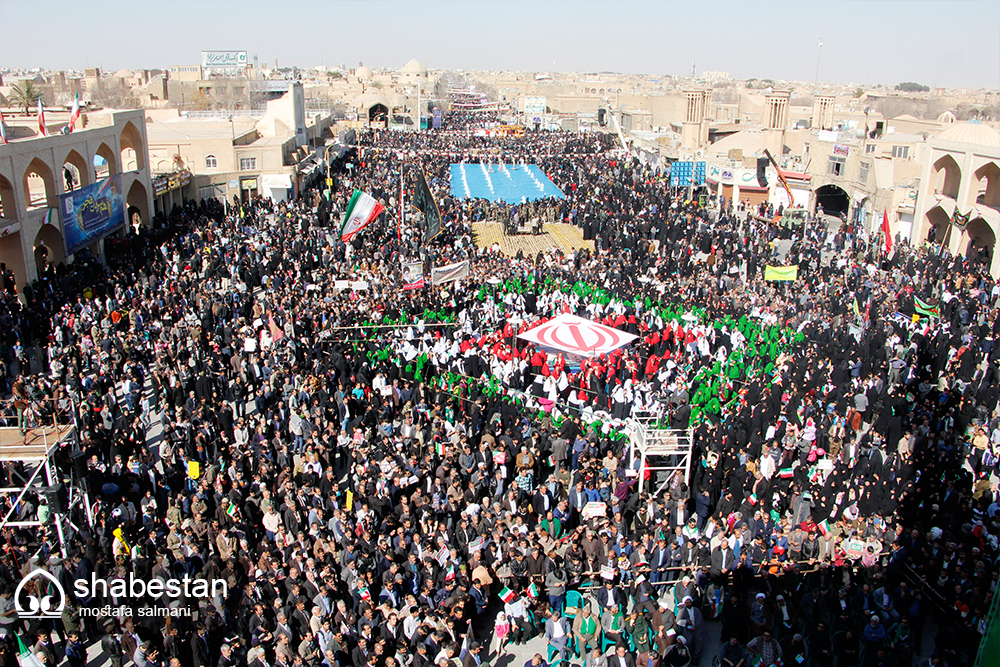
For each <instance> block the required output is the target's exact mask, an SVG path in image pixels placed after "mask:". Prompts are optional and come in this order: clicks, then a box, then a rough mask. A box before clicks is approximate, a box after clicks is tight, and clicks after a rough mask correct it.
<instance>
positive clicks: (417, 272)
mask: <svg viewBox="0 0 1000 667" xmlns="http://www.w3.org/2000/svg"><path fill="white" fill-rule="evenodd" d="M402 273H403V289H404V290H410V289H420V288H421V287H423V286H424V264H423V262H406V263H405V264H403V271H402Z"/></svg>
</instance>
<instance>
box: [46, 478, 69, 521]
mask: <svg viewBox="0 0 1000 667" xmlns="http://www.w3.org/2000/svg"><path fill="white" fill-rule="evenodd" d="M42 494H43V495H44V496H45V501H46V502H47V503H48V505H49V511H50V512H54V513H56V514H65V513H66V509H67V508H66V505H68V502H67V500H68V498H67V497H66V487H65V486H63V485H62V484H53V485H52V486H46V487H45V488H44V489H43V490H42Z"/></svg>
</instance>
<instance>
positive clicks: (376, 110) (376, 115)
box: [368, 104, 389, 128]
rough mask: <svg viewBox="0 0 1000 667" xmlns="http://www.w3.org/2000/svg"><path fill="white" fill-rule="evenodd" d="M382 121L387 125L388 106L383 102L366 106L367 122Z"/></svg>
mask: <svg viewBox="0 0 1000 667" xmlns="http://www.w3.org/2000/svg"><path fill="white" fill-rule="evenodd" d="M373 123H384V124H385V127H387V128H388V127H389V108H388V107H386V106H385V105H384V104H373V105H371V106H370V107H369V108H368V124H369V125H371V124H373Z"/></svg>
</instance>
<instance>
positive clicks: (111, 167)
mask: <svg viewBox="0 0 1000 667" xmlns="http://www.w3.org/2000/svg"><path fill="white" fill-rule="evenodd" d="M94 154H95V155H100V156H101V157H102V158H104V162H105V163H106V164H107V167H106V169H107V172H106V173H105V174H103V175H102V174H101V173H100V172H99V171H98V170H97V168H96V167H95V171H94V176H95V180H96V179H97V178H106V177H107V176H114V175H115V174H117V173H118V155H117V154H116V153H115V151H113V150H111V148H110V147H109V146H108V145H107V144H106V143H103V142H102V143H101V145H100V146H98V147H97V151H95V153H94Z"/></svg>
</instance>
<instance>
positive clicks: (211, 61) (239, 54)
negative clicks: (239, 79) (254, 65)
mask: <svg viewBox="0 0 1000 667" xmlns="http://www.w3.org/2000/svg"><path fill="white" fill-rule="evenodd" d="M201 66H202V67H203V68H205V69H208V70H213V71H219V72H223V71H228V72H233V71H239V70H241V69H246V66H247V52H246V51H202V52H201Z"/></svg>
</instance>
